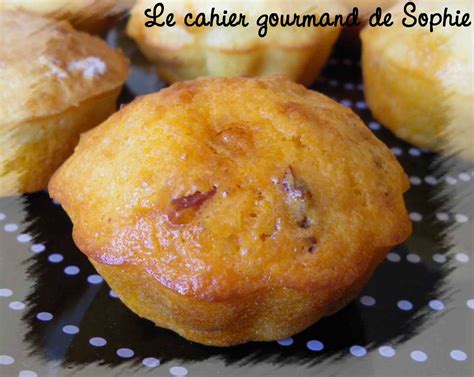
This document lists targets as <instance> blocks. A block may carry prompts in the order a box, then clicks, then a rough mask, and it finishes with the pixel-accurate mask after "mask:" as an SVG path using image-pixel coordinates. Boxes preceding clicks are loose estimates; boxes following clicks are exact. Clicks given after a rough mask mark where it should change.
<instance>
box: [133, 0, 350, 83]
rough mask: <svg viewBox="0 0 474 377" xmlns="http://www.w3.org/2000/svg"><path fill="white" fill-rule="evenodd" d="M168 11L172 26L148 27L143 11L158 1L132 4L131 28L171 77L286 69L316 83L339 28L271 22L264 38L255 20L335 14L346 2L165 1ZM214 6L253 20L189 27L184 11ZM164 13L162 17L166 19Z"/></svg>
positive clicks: (300, 79)
mask: <svg viewBox="0 0 474 377" xmlns="http://www.w3.org/2000/svg"><path fill="white" fill-rule="evenodd" d="M163 3H164V5H165V14H168V13H171V12H173V13H174V14H175V20H176V25H175V26H172V27H166V26H164V27H156V26H155V27H151V28H147V27H145V26H144V24H145V22H146V21H149V19H148V18H146V17H145V15H144V11H145V9H147V8H151V9H153V6H154V5H155V4H156V2H155V1H153V0H139V1H137V3H136V5H135V6H134V8H133V9H132V12H131V19H130V21H129V24H128V27H127V31H128V34H129V35H130V36H131V37H132V38H133V39H134V40H135V41H136V42H137V43H138V45H139V46H140V49H141V50H142V52H143V53H144V55H145V56H146V57H147V58H148V59H149V60H150V61H152V62H153V63H154V64H156V66H157V68H158V73H159V75H160V77H161V78H162V79H163V80H164V81H167V82H175V81H183V80H191V79H194V78H197V77H199V76H266V75H271V74H285V75H287V76H288V77H290V78H291V79H293V80H295V81H298V82H301V83H304V84H306V85H309V84H311V83H312V82H313V81H314V79H315V78H316V76H317V75H318V74H319V72H320V70H321V68H322V67H323V66H324V64H325V62H326V60H327V58H328V56H329V54H330V52H331V49H332V46H333V44H334V42H335V41H336V39H337V37H338V35H339V32H340V28H334V27H324V28H320V27H310V28H298V27H288V28H282V27H269V28H268V34H267V36H266V37H264V38H260V37H259V36H258V27H257V26H256V19H257V17H258V16H260V15H261V14H264V13H266V14H269V13H271V12H277V13H281V14H287V13H289V14H290V15H293V14H294V13H299V14H321V13H322V12H325V11H327V12H330V13H331V14H334V13H336V12H338V11H339V10H343V9H344V8H343V7H340V6H339V5H337V4H336V3H335V2H334V1H311V0H304V1H299V2H287V1H281V0H262V1H258V2H252V1H245V0H238V1H213V0H204V1H203V0H180V1H164V2H163ZM212 7H214V8H215V9H216V12H217V13H219V14H222V13H223V11H224V10H227V11H228V14H230V13H232V12H235V13H244V14H245V15H246V16H247V21H248V22H249V23H250V25H249V26H248V27H246V28H244V27H200V28H198V27H187V26H185V25H184V23H183V18H184V15H185V14H186V13H188V12H191V13H192V14H193V15H197V14H198V13H200V12H204V13H206V14H207V15H209V14H210V9H211V8H212ZM164 17H165V16H162V17H161V20H162V19H164Z"/></svg>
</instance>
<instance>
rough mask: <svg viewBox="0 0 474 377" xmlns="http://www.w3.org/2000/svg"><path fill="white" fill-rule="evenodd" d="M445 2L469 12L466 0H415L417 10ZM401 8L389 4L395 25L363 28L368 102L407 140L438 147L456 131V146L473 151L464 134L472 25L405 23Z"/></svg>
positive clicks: (468, 126) (468, 120) (439, 7)
mask: <svg viewBox="0 0 474 377" xmlns="http://www.w3.org/2000/svg"><path fill="white" fill-rule="evenodd" d="M448 3H449V4H448ZM446 5H449V7H448V9H451V10H453V12H454V11H455V10H456V9H462V10H469V9H470V10H471V12H472V3H470V2H468V1H456V2H453V1H449V2H448V1H441V0H436V1H429V2H428V1H426V2H421V1H418V2H417V11H416V13H417V14H419V13H420V12H429V13H432V12H434V11H436V12H442V11H443V9H444V7H445V6H446ZM402 10H403V7H402V6H401V5H400V6H397V7H396V8H394V9H393V10H392V11H393V13H394V15H395V17H396V20H397V21H396V22H395V23H394V25H393V26H391V27H389V28H369V27H368V28H365V29H364V30H363V32H362V45H363V54H362V67H363V74H364V85H365V95H366V98H367V103H368V105H369V107H370V109H371V110H372V113H373V114H374V116H375V117H376V118H377V119H378V120H379V121H380V122H381V123H383V124H384V125H385V126H386V127H388V128H389V129H390V130H392V131H393V132H394V133H395V134H396V135H397V136H398V137H400V138H402V139H404V140H406V141H408V142H410V143H413V144H416V145H418V146H420V147H425V148H430V149H433V150H440V149H442V148H443V147H444V146H445V145H446V143H447V142H448V141H447V140H448V139H449V140H451V135H457V136H454V138H456V139H457V140H458V142H456V141H455V142H454V143H455V144H460V147H459V148H457V149H460V150H462V151H464V152H466V153H470V154H471V155H472V153H473V152H472V151H473V150H474V145H473V138H472V137H468V136H467V135H468V134H469V133H471V134H472V131H473V126H474V125H473V115H472V104H473V103H474V101H473V98H474V96H473V90H474V89H473V88H474V85H473V82H474V79H473V77H474V76H473V75H474V72H473V67H474V64H473V63H474V62H473V55H472V51H473V49H474V44H473V38H472V30H471V29H470V28H465V27H459V28H455V27H441V26H440V27H437V28H435V30H434V31H433V32H430V29H429V27H420V26H415V27H411V28H407V27H405V26H403V25H402V24H401V22H399V21H400V17H402V14H401V12H402ZM456 125H457V126H456ZM459 127H461V131H456V130H459ZM463 127H465V131H468V133H467V134H466V132H462V128H463ZM450 128H454V129H453V131H452V132H447V131H446V130H447V129H450ZM462 144H464V146H463V145H462Z"/></svg>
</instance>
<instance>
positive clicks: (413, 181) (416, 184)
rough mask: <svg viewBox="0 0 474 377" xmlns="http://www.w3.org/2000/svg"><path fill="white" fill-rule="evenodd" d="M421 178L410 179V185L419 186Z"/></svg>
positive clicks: (413, 177)
mask: <svg viewBox="0 0 474 377" xmlns="http://www.w3.org/2000/svg"><path fill="white" fill-rule="evenodd" d="M421 182H422V180H421V178H420V177H417V176H412V177H410V183H411V184H412V185H414V186H418V185H421Z"/></svg>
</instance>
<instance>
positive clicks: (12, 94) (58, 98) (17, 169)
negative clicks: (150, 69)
mask: <svg viewBox="0 0 474 377" xmlns="http://www.w3.org/2000/svg"><path fill="white" fill-rule="evenodd" d="M0 35H1V36H2V43H1V44H0V195H12V194H17V193H23V192H33V191H38V190H41V189H44V188H46V185H47V183H48V181H49V178H50V176H51V175H52V174H53V173H54V171H55V170H56V169H57V168H58V167H59V165H61V164H62V162H63V161H64V160H65V159H66V158H67V157H68V156H69V155H70V154H71V153H72V152H73V150H74V147H75V146H76V144H77V142H78V141H79V135H80V134H81V133H82V132H84V131H86V130H88V129H90V128H92V127H95V126H96V125H98V124H99V123H101V122H102V121H103V120H104V119H106V118H107V117H108V116H109V115H110V114H111V113H113V112H114V111H115V109H116V100H117V97H118V95H119V92H120V90H121V88H122V85H123V83H124V82H125V80H126V78H127V76H128V60H127V58H126V57H125V56H123V55H122V53H121V52H119V51H117V50H114V49H112V48H110V47H108V46H107V45H106V43H105V42H104V41H102V40H101V39H99V38H96V37H92V36H90V35H88V34H86V33H81V32H78V31H76V30H74V29H73V28H72V27H71V26H70V25H69V24H68V23H67V22H64V21H55V20H51V19H46V18H43V17H40V16H36V15H33V14H31V13H24V12H16V11H4V12H2V13H0Z"/></svg>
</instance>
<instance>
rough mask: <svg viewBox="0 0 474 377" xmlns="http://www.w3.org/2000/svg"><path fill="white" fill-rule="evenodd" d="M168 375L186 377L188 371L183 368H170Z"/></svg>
mask: <svg viewBox="0 0 474 377" xmlns="http://www.w3.org/2000/svg"><path fill="white" fill-rule="evenodd" d="M170 373H171V374H172V375H173V376H186V375H187V374H188V370H187V369H186V368H184V367H171V368H170Z"/></svg>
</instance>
